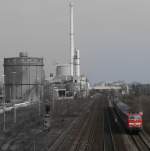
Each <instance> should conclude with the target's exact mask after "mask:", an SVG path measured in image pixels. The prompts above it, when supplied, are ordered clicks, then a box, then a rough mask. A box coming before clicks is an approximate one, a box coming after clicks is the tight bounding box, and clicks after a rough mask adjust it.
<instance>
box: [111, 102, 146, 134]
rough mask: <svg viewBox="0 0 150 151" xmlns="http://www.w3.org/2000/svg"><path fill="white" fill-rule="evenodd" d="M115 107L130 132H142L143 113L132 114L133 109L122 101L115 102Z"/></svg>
mask: <svg viewBox="0 0 150 151" xmlns="http://www.w3.org/2000/svg"><path fill="white" fill-rule="evenodd" d="M114 107H115V109H116V111H117V113H118V115H119V116H120V118H121V120H122V121H123V124H124V126H125V128H126V129H127V130H128V131H129V132H133V131H140V130H142V127H143V120H142V116H143V112H131V108H130V107H129V106H128V105H127V104H125V103H123V102H121V101H117V102H114Z"/></svg>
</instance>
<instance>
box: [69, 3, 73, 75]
mask: <svg viewBox="0 0 150 151" xmlns="http://www.w3.org/2000/svg"><path fill="white" fill-rule="evenodd" d="M69 7H70V55H71V56H70V57H71V60H70V74H71V75H72V76H73V73H74V71H73V63H74V20H73V19H74V18H73V17H74V14H73V13H74V4H73V2H72V1H70V2H69Z"/></svg>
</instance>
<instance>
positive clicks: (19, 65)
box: [4, 52, 44, 102]
mask: <svg viewBox="0 0 150 151" xmlns="http://www.w3.org/2000/svg"><path fill="white" fill-rule="evenodd" d="M43 66H44V63H43V58H37V57H28V55H27V53H23V52H21V53H20V54H19V57H13V58H4V74H5V91H6V101H7V102H11V101H12V100H13V99H17V100H22V99H23V98H24V99H27V98H28V97H29V96H30V95H31V92H32V93H33V94H34V95H35V96H37V95H39V92H37V91H39V88H41V86H42V85H43V81H44V69H43Z"/></svg>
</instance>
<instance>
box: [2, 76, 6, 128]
mask: <svg viewBox="0 0 150 151" xmlns="http://www.w3.org/2000/svg"><path fill="white" fill-rule="evenodd" d="M2 79H3V87H2V95H3V113H4V119H3V120H4V121H3V131H6V114H5V104H6V103H5V100H6V97H5V75H2Z"/></svg>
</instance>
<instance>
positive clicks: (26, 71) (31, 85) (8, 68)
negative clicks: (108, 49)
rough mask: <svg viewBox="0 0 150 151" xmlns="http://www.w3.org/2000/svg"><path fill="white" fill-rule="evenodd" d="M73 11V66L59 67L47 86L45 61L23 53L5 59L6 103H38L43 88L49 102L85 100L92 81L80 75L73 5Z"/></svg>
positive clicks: (71, 46)
mask: <svg viewBox="0 0 150 151" xmlns="http://www.w3.org/2000/svg"><path fill="white" fill-rule="evenodd" d="M69 8H70V12H69V14H70V17H69V18H70V22H69V25H70V34H69V40H70V63H68V64H57V66H56V72H55V74H51V75H50V81H48V83H49V84H47V85H45V72H44V60H43V58H37V57H30V56H28V53H27V52H20V53H19V56H18V57H11V58H4V64H3V65H4V81H5V85H4V86H5V88H4V89H5V102H8V103H17V102H24V101H25V100H26V101H35V100H39V99H41V97H43V95H44V94H43V90H44V85H45V87H46V89H48V93H49V94H48V96H49V99H52V98H53V97H54V98H55V99H64V98H65V99H73V98H75V97H81V98H82V97H86V96H87V95H88V93H89V82H88V79H87V77H86V76H84V75H81V73H80V51H79V49H77V48H75V42H74V4H73V2H72V1H70V2H69Z"/></svg>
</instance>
